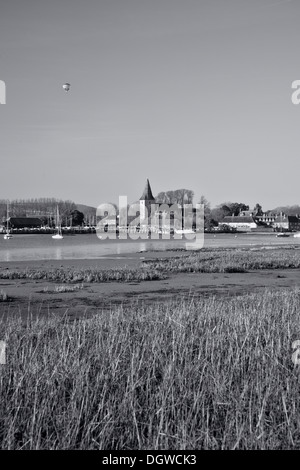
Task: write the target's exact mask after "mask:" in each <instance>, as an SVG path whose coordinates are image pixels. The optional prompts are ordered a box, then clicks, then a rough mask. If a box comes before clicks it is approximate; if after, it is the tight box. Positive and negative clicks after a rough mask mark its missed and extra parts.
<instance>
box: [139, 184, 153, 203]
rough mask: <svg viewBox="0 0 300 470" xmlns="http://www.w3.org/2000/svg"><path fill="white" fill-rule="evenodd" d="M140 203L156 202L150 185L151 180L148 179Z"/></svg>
mask: <svg viewBox="0 0 300 470" xmlns="http://www.w3.org/2000/svg"><path fill="white" fill-rule="evenodd" d="M140 201H155V199H154V197H153V194H152V191H151V186H150V183H149V180H148V179H147V183H146V186H145V189H144V192H143V194H142V197H140Z"/></svg>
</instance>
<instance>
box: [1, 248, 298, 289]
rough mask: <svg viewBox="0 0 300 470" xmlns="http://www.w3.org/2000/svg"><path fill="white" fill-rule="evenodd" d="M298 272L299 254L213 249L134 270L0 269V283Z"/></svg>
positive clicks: (186, 254) (277, 249)
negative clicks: (281, 271) (192, 274)
mask: <svg viewBox="0 0 300 470" xmlns="http://www.w3.org/2000/svg"><path fill="white" fill-rule="evenodd" d="M293 268H300V250H295V249H283V248H276V249H273V250H256V251H254V250H251V249H240V250H237V249H226V250H225V249H223V250H221V249H213V250H201V251H198V252H184V253H183V254H180V255H176V256H175V255H174V256H173V257H169V258H161V259H160V258H157V259H155V260H148V261H147V260H145V261H143V262H142V263H141V266H140V267H138V268H129V267H123V268H114V269H103V268H102V269H100V268H92V267H86V268H79V269H78V268H77V269H75V268H70V267H60V268H56V269H37V268H27V269H2V270H0V279H32V280H46V281H53V282H60V283H82V282H111V281H117V282H132V281H153V280H163V279H166V278H167V277H168V275H169V274H170V273H191V272H195V273H197V272H198V273H199V272H200V273H223V272H227V273H230V272H232V273H236V272H237V273H243V272H247V271H251V270H261V269H293Z"/></svg>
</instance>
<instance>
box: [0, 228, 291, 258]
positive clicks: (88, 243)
mask: <svg viewBox="0 0 300 470" xmlns="http://www.w3.org/2000/svg"><path fill="white" fill-rule="evenodd" d="M255 245H266V246H268V245H271V246H276V245H296V246H299V247H300V238H294V237H292V236H291V237H289V238H277V237H276V236H275V234H267V235H263V234H260V235H259V234H239V235H237V237H236V236H235V235H233V234H217V235H215V236H214V235H213V234H206V235H205V241H204V248H211V247H234V246H236V247H240V246H255ZM189 246H190V247H192V246H193V244H192V242H189ZM185 247H186V240H137V241H133V240H122V241H119V240H99V239H98V238H97V236H96V235H95V234H86V235H74V236H70V235H66V236H65V237H64V239H63V240H53V239H52V238H51V235H24V234H23V235H14V237H13V238H12V239H11V240H4V239H3V235H1V236H0V261H33V260H46V259H47V260H63V259H99V258H102V257H103V256H110V257H116V258H118V257H120V256H122V255H125V254H126V253H136V252H139V251H145V250H167V249H171V248H185Z"/></svg>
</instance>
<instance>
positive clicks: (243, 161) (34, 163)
mask: <svg viewBox="0 0 300 470" xmlns="http://www.w3.org/2000/svg"><path fill="white" fill-rule="evenodd" d="M299 24H300V1H299V0H282V1H280V0H51V1H46V0H42V1H41V0H3V1H2V2H1V7H0V80H2V81H4V82H5V85H6V104H3V105H2V104H1V105H0V163H1V183H0V199H16V198H23V199H25V198H37V197H55V198H59V199H69V200H73V201H74V202H75V203H81V204H87V205H92V206H94V207H97V206H98V205H99V204H101V203H103V202H118V198H119V195H126V196H127V197H128V201H129V202H133V201H135V200H137V199H139V198H140V196H141V194H142V192H143V189H144V186H145V183H146V179H147V178H149V180H150V183H151V187H152V192H153V194H154V195H157V194H158V193H159V192H160V191H168V190H174V189H179V188H187V189H191V190H193V191H194V192H195V198H194V202H198V201H199V199H200V196H201V195H205V196H206V198H207V199H208V200H209V201H210V202H211V206H215V205H217V204H220V203H222V202H224V201H231V202H243V203H245V204H249V206H250V208H252V207H254V205H255V204H256V203H260V204H261V205H262V206H263V209H264V210H267V209H272V208H274V207H277V206H279V205H292V204H300V189H299V174H300V158H299V147H300V141H299V127H300V105H299V106H297V105H294V104H293V103H292V101H291V95H292V92H293V90H292V88H291V84H292V82H293V81H294V80H300V59H299V44H300V28H299ZM65 82H69V83H70V84H71V88H70V91H69V92H68V93H66V92H65V91H64V90H63V88H62V85H63V84H64V83H65Z"/></svg>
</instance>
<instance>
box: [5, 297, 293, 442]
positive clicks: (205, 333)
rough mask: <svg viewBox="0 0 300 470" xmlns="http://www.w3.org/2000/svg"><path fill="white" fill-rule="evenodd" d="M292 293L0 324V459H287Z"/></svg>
mask: <svg viewBox="0 0 300 470" xmlns="http://www.w3.org/2000/svg"><path fill="white" fill-rule="evenodd" d="M299 316H300V291H299V290H294V291H282V292H280V293H279V292H275V293H274V292H270V291H265V292H264V293H262V294H251V295H244V296H240V297H235V298H230V299H228V298H226V299H225V298H223V299H222V298H221V299H220V298H216V297H208V298H200V299H197V300H196V299H194V298H193V297H187V298H185V299H181V300H175V299H174V301H172V302H169V303H165V304H154V303H153V304H152V305H151V306H149V305H144V304H143V303H138V302H135V303H132V305H131V306H129V307H128V308H123V307H115V308H113V309H112V310H111V311H109V312H107V311H106V312H100V311H99V312H98V314H97V315H95V316H94V317H93V318H89V319H88V318H84V317H83V318H80V319H77V320H75V321H70V319H68V317H67V316H66V315H65V316H62V317H60V316H58V315H54V314H51V313H49V315H48V317H36V318H33V316H31V315H30V309H29V316H28V319H27V321H26V322H25V323H24V319H23V320H22V318H21V317H20V316H19V315H17V314H11V315H8V316H6V317H5V319H4V318H2V321H1V322H0V339H2V340H4V341H6V342H7V358H6V365H2V366H0V448H1V449H105V450H112V449H123V450H128V449H135V450H136V449H147V450H151V449H158V450H163V449H166V450H172V449H177V450H184V449H189V450H193V449H299V448H300V414H299V405H300V395H299V385H300V374H299V367H300V365H296V364H294V362H293V361H292V353H293V352H294V351H293V349H292V343H293V341H295V340H297V339H300V322H299Z"/></svg>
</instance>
